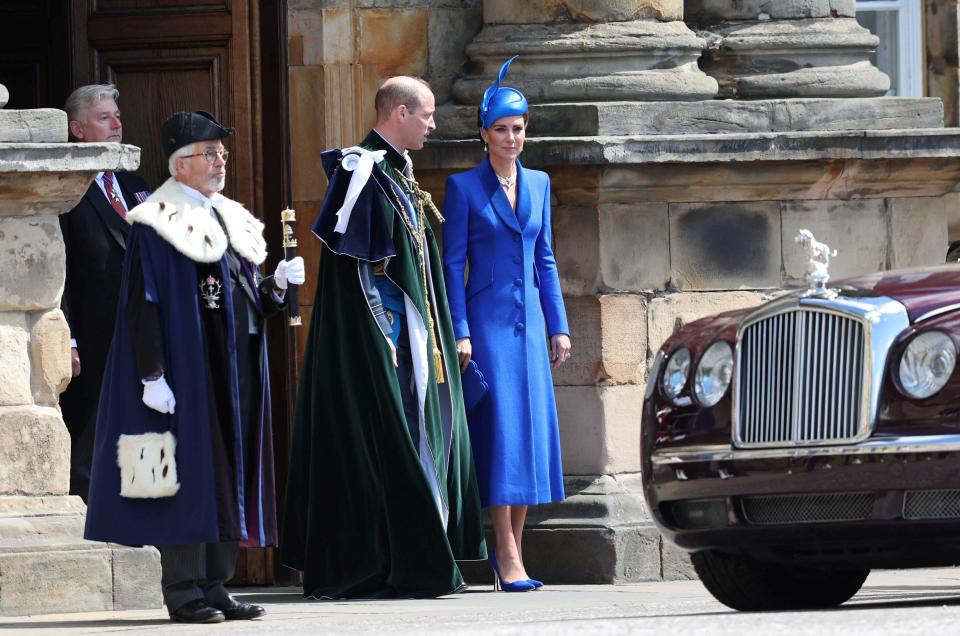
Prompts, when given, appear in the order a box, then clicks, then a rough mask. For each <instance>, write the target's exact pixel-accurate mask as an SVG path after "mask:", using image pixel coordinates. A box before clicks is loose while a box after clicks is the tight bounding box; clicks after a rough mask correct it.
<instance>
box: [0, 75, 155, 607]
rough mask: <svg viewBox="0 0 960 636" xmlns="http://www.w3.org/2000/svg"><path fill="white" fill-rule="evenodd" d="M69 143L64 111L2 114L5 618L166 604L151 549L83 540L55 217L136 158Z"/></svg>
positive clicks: (1, 603) (0, 476)
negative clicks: (61, 403)
mask: <svg viewBox="0 0 960 636" xmlns="http://www.w3.org/2000/svg"><path fill="white" fill-rule="evenodd" d="M5 103H6V89H4V88H3V87H2V86H0V108H2V107H3V105H4V104H5ZM66 141H67V117H66V113H64V112H62V111H58V110H50V109H46V110H35V111H4V110H0V271H2V272H3V276H2V277H0V616H2V615H23V614H37V613H46V612H78V611H96V610H112V609H134V608H150V607H159V606H160V604H161V596H160V559H159V554H158V553H157V551H156V550H155V549H154V548H152V547H145V548H131V547H126V546H119V545H116V546H115V545H108V544H104V543H95V542H93V541H85V540H84V539H83V525H84V513H85V511H86V508H85V506H84V505H83V501H82V500H81V499H80V498H79V497H76V496H71V495H69V494H68V493H69V490H70V434H69V432H68V431H67V428H66V425H64V423H63V419H62V418H61V416H60V409H59V407H58V400H59V396H60V393H61V391H63V389H65V388H66V386H67V383H68V382H69V381H70V374H71V368H70V328H69V326H68V324H67V321H66V319H65V318H64V315H63V312H61V311H60V308H59V307H60V297H61V295H62V293H63V285H64V277H65V273H66V258H65V255H64V244H63V237H62V235H61V233H60V225H59V223H58V222H57V216H58V215H59V214H62V213H67V212H69V211H70V209H71V208H72V207H73V206H74V205H75V204H76V203H77V202H78V201H79V200H80V198H81V197H82V196H83V194H84V192H85V191H86V188H87V185H88V184H89V183H90V182H91V181H92V179H93V177H94V176H95V175H96V173H97V172H98V171H100V170H104V169H109V170H118V171H122V170H133V169H136V167H137V165H138V163H139V149H137V148H134V147H131V146H120V145H119V144H93V143H91V144H83V145H82V146H81V145H80V144H69V143H66Z"/></svg>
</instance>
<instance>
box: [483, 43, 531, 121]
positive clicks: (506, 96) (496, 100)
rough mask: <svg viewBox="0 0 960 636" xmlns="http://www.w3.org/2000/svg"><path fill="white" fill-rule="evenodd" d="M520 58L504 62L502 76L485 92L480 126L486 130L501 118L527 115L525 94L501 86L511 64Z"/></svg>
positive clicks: (501, 70)
mask: <svg viewBox="0 0 960 636" xmlns="http://www.w3.org/2000/svg"><path fill="white" fill-rule="evenodd" d="M518 57H520V56H519V55H514V56H513V57H511V58H510V59H509V60H507V61H506V62H504V63H503V66H501V67H500V75H499V76H498V77H497V81H496V82H494V83H493V84H492V85H491V86H490V88H488V89H487V90H485V91H484V92H483V101H481V102H480V124H481V126H483V127H484V128H489V127H490V126H492V125H493V122H495V121H497V120H498V119H500V118H501V117H509V116H510V115H514V116H516V117H519V116H520V115H525V114H526V113H527V108H528V106H527V98H526V97H524V96H523V93H521V92H520V91H518V90H517V89H515V88H510V87H508V86H500V84H501V83H502V82H503V78H504V77H506V75H507V70H508V69H509V68H510V64H512V63H513V61H514V60H515V59H517V58H518Z"/></svg>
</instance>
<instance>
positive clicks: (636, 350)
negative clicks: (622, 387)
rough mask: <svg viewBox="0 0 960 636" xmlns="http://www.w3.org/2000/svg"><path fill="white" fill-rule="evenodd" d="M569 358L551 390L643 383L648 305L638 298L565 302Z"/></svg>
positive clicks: (616, 296)
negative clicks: (571, 346) (607, 384)
mask: <svg viewBox="0 0 960 636" xmlns="http://www.w3.org/2000/svg"><path fill="white" fill-rule="evenodd" d="M564 304H565V305H566V309H567V319H568V321H569V322H570V337H571V340H572V341H573V355H572V356H571V357H570V359H569V360H568V361H567V362H566V363H564V364H563V365H562V366H561V367H560V368H559V369H556V370H554V372H553V381H554V385H555V386H590V385H593V384H596V383H598V382H605V383H617V384H636V383H638V382H643V380H644V375H645V373H646V366H647V365H646V359H647V325H646V320H647V301H646V298H645V297H644V296H641V295H639V294H608V295H603V296H599V297H597V296H568V297H566V298H564Z"/></svg>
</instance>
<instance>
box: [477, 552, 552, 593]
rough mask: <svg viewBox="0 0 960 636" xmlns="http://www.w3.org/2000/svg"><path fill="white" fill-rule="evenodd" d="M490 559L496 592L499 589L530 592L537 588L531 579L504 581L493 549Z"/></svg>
mask: <svg viewBox="0 0 960 636" xmlns="http://www.w3.org/2000/svg"><path fill="white" fill-rule="evenodd" d="M488 560H489V561H490V567H492V568H493V591H494V592H496V591H497V590H498V589H501V590H503V591H504V592H529V591H530V590H533V589H536V586H535V585H534V584H533V583H531V582H530V581H514V582H513V583H507V582H506V581H504V580H503V578H502V577H501V576H500V566H499V565H497V555H496V554H494V552H493V550H490V558H489V559H488ZM541 585H542V584H541Z"/></svg>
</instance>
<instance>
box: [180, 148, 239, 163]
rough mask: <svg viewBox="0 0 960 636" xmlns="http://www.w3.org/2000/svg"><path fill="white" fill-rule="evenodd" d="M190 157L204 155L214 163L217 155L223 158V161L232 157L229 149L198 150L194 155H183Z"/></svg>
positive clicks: (208, 161)
mask: <svg viewBox="0 0 960 636" xmlns="http://www.w3.org/2000/svg"><path fill="white" fill-rule="evenodd" d="M190 157H203V158H204V159H206V160H207V163H213V162H214V161H216V160H217V157H220V158H221V159H223V162H224V163H226V162H227V159H228V158H229V157H230V151H229V150H204V151H203V152H198V153H196V154H193V155H183V157H182V159H189V158H190Z"/></svg>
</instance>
